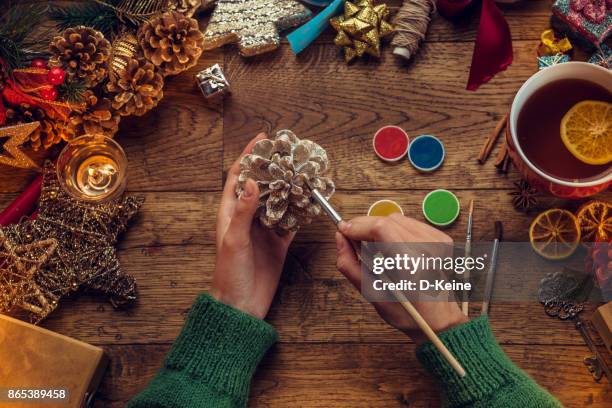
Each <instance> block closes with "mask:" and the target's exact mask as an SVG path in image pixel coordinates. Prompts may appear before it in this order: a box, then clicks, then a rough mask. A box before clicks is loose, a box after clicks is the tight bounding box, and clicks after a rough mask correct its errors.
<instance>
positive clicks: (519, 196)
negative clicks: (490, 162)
mask: <svg viewBox="0 0 612 408" xmlns="http://www.w3.org/2000/svg"><path fill="white" fill-rule="evenodd" d="M514 185H515V186H516V189H515V190H514V191H513V192H511V193H509V194H510V195H511V196H512V205H513V206H514V208H515V209H516V210H518V211H522V212H525V213H527V212H529V211H530V210H533V209H534V208H536V207H537V206H538V191H537V190H536V189H535V188H533V187H531V185H530V184H529V183H528V182H527V181H525V180H520V181H517V182H515V183H514Z"/></svg>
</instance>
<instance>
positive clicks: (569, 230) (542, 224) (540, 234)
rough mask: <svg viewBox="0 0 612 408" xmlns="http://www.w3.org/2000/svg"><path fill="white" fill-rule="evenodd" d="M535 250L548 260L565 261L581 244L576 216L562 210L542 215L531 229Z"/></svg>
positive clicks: (530, 236)
mask: <svg viewBox="0 0 612 408" xmlns="http://www.w3.org/2000/svg"><path fill="white" fill-rule="evenodd" d="M529 240H530V241H531V246H532V247H533V250H534V251H535V252H536V253H537V254H538V255H540V256H542V257H544V258H546V259H552V260H556V259H564V258H567V257H568V256H570V255H571V254H573V253H574V251H575V250H576V248H577V247H578V244H579V243H580V228H578V221H577V220H576V217H574V214H572V213H571V212H569V211H567V210H562V209H560V208H553V209H552V210H547V211H544V212H543V213H540V214H539V215H538V216H537V217H536V218H535V219H534V220H533V222H532V223H531V227H529Z"/></svg>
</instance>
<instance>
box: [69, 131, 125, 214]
mask: <svg viewBox="0 0 612 408" xmlns="http://www.w3.org/2000/svg"><path fill="white" fill-rule="evenodd" d="M57 177H58V178H59V181H60V185H61V186H62V188H63V189H64V190H65V191H66V192H67V193H68V194H70V195H71V196H72V197H74V198H75V199H77V200H82V201H89V202H95V203H103V202H107V201H110V200H113V199H114V198H117V197H119V196H120V195H121V194H122V193H123V191H124V190H125V185H126V181H127V158H126V156H125V152H124V151H123V149H122V148H121V146H119V144H118V143H117V142H115V141H114V140H113V139H110V138H108V137H105V136H101V135H84V136H81V137H79V138H76V139H74V140H72V141H71V142H70V143H68V145H66V147H65V148H64V150H62V152H61V153H60V155H59V157H58V159H57Z"/></svg>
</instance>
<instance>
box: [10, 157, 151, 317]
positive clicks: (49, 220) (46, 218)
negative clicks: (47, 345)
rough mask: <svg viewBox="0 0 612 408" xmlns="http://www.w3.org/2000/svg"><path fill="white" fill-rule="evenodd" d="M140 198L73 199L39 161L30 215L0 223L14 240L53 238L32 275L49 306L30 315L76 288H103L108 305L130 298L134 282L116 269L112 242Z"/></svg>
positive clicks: (50, 168)
mask: <svg viewBox="0 0 612 408" xmlns="http://www.w3.org/2000/svg"><path fill="white" fill-rule="evenodd" d="M143 201H144V200H143V199H142V198H138V197H134V196H125V197H124V198H122V199H120V200H115V201H111V202H108V203H104V204H90V203H86V202H82V201H78V200H75V199H74V198H72V197H71V196H70V195H68V193H66V192H65V191H63V190H62V189H61V187H60V185H59V181H58V179H57V175H56V172H55V166H54V165H53V164H52V163H51V162H47V163H45V166H44V167H43V184H42V191H41V194H40V199H39V202H38V214H37V216H36V218H35V219H32V220H28V221H24V222H22V223H20V224H14V225H9V226H6V227H2V228H1V229H0V231H1V232H2V233H3V234H4V235H5V236H6V237H7V239H8V240H10V242H14V243H16V245H29V244H32V243H35V242H37V241H42V240H49V239H53V240H55V241H57V248H56V250H55V252H54V253H53V254H52V255H51V256H49V259H48V260H47V262H46V263H45V264H44V265H43V266H42V267H41V269H40V270H39V271H38V272H37V273H36V275H35V276H34V279H35V281H36V284H37V285H38V287H39V288H40V289H41V292H42V293H43V294H44V295H45V296H47V297H48V298H49V299H51V301H49V304H51V305H52V307H51V308H48V309H46V310H45V313H38V314H36V315H35V316H32V317H33V320H34V321H40V320H42V319H43V318H44V317H46V315H47V314H49V313H50V312H51V311H53V309H55V307H56V306H57V302H53V300H56V299H60V298H62V297H63V296H65V295H68V294H70V293H72V292H75V291H77V290H78V289H85V290H90V291H95V292H98V293H103V294H105V295H106V296H108V297H109V298H110V301H111V303H112V304H113V305H114V306H116V305H118V304H124V303H129V302H132V301H134V300H136V282H135V280H134V278H133V277H132V276H130V275H127V274H125V273H123V272H122V271H121V267H120V265H119V260H118V259H117V251H116V249H115V244H116V243H117V237H118V235H119V234H120V233H122V232H123V231H125V229H126V228H127V224H128V221H129V220H130V219H131V218H132V217H134V215H136V213H137V212H138V209H139V208H140V206H141V205H142V203H143Z"/></svg>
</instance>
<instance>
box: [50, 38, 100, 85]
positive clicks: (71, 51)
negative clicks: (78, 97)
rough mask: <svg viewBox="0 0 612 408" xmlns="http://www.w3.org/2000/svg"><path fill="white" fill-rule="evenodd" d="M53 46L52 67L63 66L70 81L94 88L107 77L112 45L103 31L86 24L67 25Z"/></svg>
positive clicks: (52, 43)
mask: <svg viewBox="0 0 612 408" xmlns="http://www.w3.org/2000/svg"><path fill="white" fill-rule="evenodd" d="M49 49H50V51H51V54H52V56H51V58H50V59H49V66H57V67H60V68H62V69H63V70H64V71H65V72H66V74H67V75H68V78H69V79H70V80H77V81H83V82H84V83H85V85H86V86H87V87H89V88H92V87H94V86H96V85H97V84H98V83H100V82H101V81H102V80H103V79H104V78H106V75H107V67H106V62H107V60H108V58H109V56H110V49H111V46H110V43H109V42H108V40H106V39H105V38H104V35H102V33H101V32H99V31H96V30H94V29H92V28H89V27H84V26H79V27H71V28H67V29H66V30H64V32H63V33H62V35H59V36H57V37H55V38H54V39H53V41H51V45H50V47H49Z"/></svg>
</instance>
